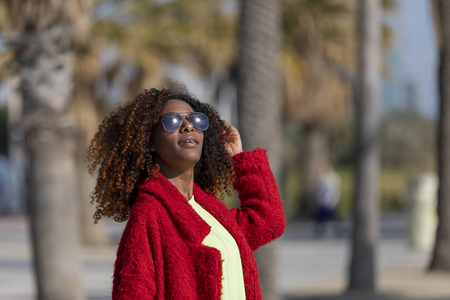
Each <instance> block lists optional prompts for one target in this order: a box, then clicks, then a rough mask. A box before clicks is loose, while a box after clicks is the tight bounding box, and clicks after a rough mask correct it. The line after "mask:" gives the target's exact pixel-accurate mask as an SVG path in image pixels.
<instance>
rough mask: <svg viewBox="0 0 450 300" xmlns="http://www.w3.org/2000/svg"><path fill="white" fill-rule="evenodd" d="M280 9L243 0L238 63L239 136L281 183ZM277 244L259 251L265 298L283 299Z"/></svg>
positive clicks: (274, 2) (273, 3)
mask: <svg viewBox="0 0 450 300" xmlns="http://www.w3.org/2000/svg"><path fill="white" fill-rule="evenodd" d="M280 23H281V5H280V2H279V1H278V0H267V1H264V2H261V1H259V0H244V1H242V6H241V15H240V24H239V26H240V31H239V46H238V49H239V60H238V65H237V68H238V85H237V87H238V90H237V92H238V94H237V95H238V108H239V110H238V113H239V132H240V135H241V138H242V144H243V147H244V151H249V150H253V149H256V148H257V147H261V148H264V149H267V155H268V157H269V161H270V165H271V169H272V172H273V173H274V176H275V179H277V181H278V183H279V182H280V178H281V176H280V172H281V160H282V156H281V152H282V145H283V140H282V134H281V133H282V122H281V89H280V88H281V86H280V79H281V78H280V69H279V68H280V66H279V59H278V57H279V55H280V47H281V30H280ZM275 251H276V243H270V244H267V245H264V246H262V247H261V248H260V249H258V250H257V251H256V252H255V258H256V262H257V264H258V269H259V276H260V285H261V289H262V296H263V299H267V300H276V299H281V295H280V294H279V292H278V290H277V266H276V260H275Z"/></svg>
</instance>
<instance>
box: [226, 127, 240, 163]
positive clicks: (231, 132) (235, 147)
mask: <svg viewBox="0 0 450 300" xmlns="http://www.w3.org/2000/svg"><path fill="white" fill-rule="evenodd" d="M223 122H224V124H225V131H224V134H226V135H227V141H226V142H225V149H227V151H228V154H230V156H233V155H235V154H238V153H241V152H242V141H241V135H240V134H239V131H238V130H237V129H236V128H235V127H234V126H231V125H230V124H228V122H227V121H223Z"/></svg>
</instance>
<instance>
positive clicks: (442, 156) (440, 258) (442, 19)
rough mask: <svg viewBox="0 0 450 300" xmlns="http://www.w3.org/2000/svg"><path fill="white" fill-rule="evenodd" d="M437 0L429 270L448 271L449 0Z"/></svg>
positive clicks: (449, 250) (449, 199)
mask: <svg viewBox="0 0 450 300" xmlns="http://www.w3.org/2000/svg"><path fill="white" fill-rule="evenodd" d="M436 2H437V8H438V10H437V14H438V16H437V18H438V22H437V25H438V26H437V27H438V28H437V29H438V32H439V33H440V64H439V91H440V109H439V125H438V147H437V149H438V155H437V157H438V175H439V189H438V210H437V211H438V217H439V225H438V228H437V232H436V244H435V247H434V251H433V256H432V259H431V263H430V267H429V268H430V270H431V271H445V272H450V173H449V171H450V154H449V149H450V138H449V137H450V86H449V82H450V2H449V1H444V0H440V1H436Z"/></svg>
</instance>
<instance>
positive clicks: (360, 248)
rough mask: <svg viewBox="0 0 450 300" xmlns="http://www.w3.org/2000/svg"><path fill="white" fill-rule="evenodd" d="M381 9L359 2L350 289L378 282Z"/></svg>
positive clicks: (373, 1)
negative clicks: (376, 267) (376, 263)
mask: <svg viewBox="0 0 450 300" xmlns="http://www.w3.org/2000/svg"><path fill="white" fill-rule="evenodd" d="M379 12H380V9H379V0H359V1H358V10H357V17H358V19H357V28H358V56H357V57H358V78H359V81H358V83H357V85H356V86H355V87H356V90H355V96H356V99H355V118H356V174H355V178H356V183H355V195H354V208H353V209H354V211H353V240H352V254H351V262H350V269H349V275H350V276H349V285H348V288H349V290H350V291H355V290H361V291H369V292H371V291H374V290H375V285H376V270H375V266H376V265H375V262H376V257H375V255H376V251H375V250H376V249H375V247H376V240H377V228H378V198H379V195H378V193H379V192H378V174H379V138H378V127H379V122H380V120H379V119H380V116H379V107H378V106H379V105H378V89H379V77H380V50H381V49H380V47H381V45H380V37H381V35H380V16H379Z"/></svg>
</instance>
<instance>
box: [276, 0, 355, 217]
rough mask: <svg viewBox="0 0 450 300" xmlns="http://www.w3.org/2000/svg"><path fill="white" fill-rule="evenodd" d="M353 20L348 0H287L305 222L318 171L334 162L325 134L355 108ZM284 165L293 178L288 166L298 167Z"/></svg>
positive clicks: (290, 90) (292, 117)
mask: <svg viewBox="0 0 450 300" xmlns="http://www.w3.org/2000/svg"><path fill="white" fill-rule="evenodd" d="M352 19H353V3H352V2H349V1H344V0H342V1H340V0H315V1H314V0H301V1H296V0H293V1H291V0H287V1H285V5H284V6H283V51H282V62H283V63H282V66H283V82H284V91H285V99H286V102H285V110H284V111H285V115H286V117H287V119H288V120H289V121H290V122H291V123H294V124H296V125H297V126H299V125H300V126H301V128H302V141H301V146H300V147H301V148H300V149H297V155H298V154H299V153H301V157H302V159H301V161H300V162H299V165H301V174H302V184H301V185H302V195H301V208H299V211H298V212H297V213H300V212H301V213H302V214H303V215H304V216H310V215H311V213H312V211H313V208H314V203H313V190H314V185H315V183H316V180H317V177H318V170H319V168H318V166H319V165H320V164H321V163H322V162H323V161H324V160H326V159H329V158H330V156H331V153H330V150H329V143H328V138H327V132H328V130H327V129H328V128H329V127H330V126H333V125H335V124H336V122H338V121H340V120H342V118H344V117H345V115H346V113H348V112H349V108H350V107H351V106H350V104H351V94H350V88H351V83H350V82H349V80H351V79H350V78H349V76H350V75H347V73H349V72H350V70H353V68H354V67H353V65H354V62H353V58H354V52H355V51H354V29H353V28H354V27H353V26H354V25H353V22H352ZM344 66H345V71H344V69H343V68H342V67H344ZM347 70H348V71H347ZM344 74H345V75H344ZM285 161H286V163H287V168H288V170H286V172H287V173H291V172H290V170H289V166H290V168H295V167H296V166H295V164H292V163H291V162H290V160H289V159H286V160H285ZM297 184H298V183H297Z"/></svg>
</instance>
